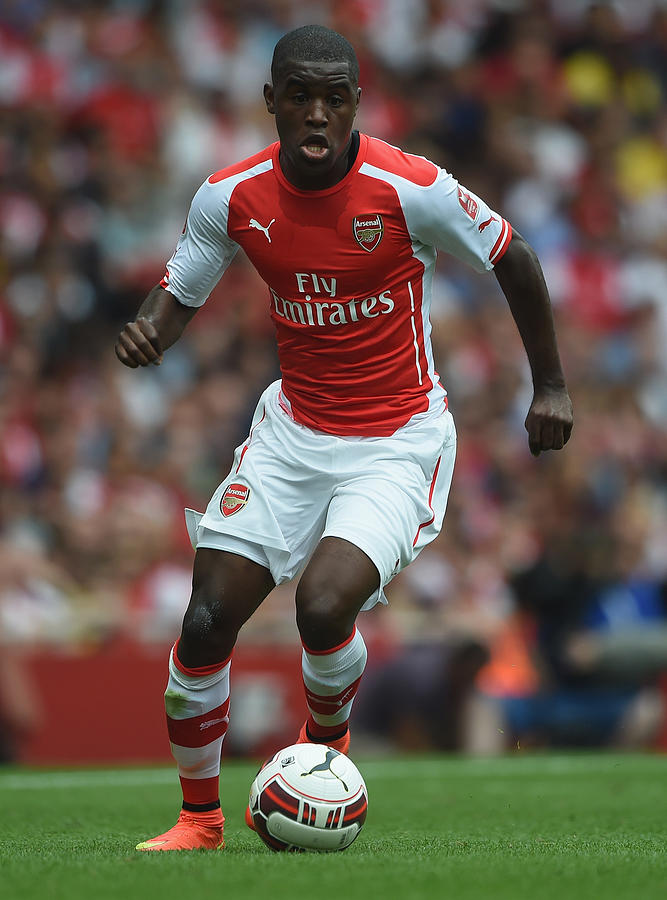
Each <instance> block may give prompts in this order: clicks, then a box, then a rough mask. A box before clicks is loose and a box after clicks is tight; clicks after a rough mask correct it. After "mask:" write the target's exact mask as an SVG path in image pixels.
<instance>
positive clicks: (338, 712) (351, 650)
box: [301, 626, 368, 743]
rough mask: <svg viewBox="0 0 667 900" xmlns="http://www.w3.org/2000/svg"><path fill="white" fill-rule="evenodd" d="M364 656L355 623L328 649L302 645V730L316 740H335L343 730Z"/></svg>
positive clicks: (364, 647) (341, 735) (345, 728)
mask: <svg viewBox="0 0 667 900" xmlns="http://www.w3.org/2000/svg"><path fill="white" fill-rule="evenodd" d="M367 656H368V654H367V652H366V645H365V644H364V639H363V638H362V636H361V632H360V631H358V630H357V628H356V626H355V628H354V631H353V632H352V634H351V635H350V636H349V638H348V639H347V640H345V641H343V643H342V644H339V645H338V646H337V647H332V648H331V649H330V650H309V649H308V648H307V647H306V646H305V645H304V648H303V654H302V657H301V669H302V672H303V684H304V687H305V689H306V703H307V704H308V713H309V715H308V722H307V723H306V729H307V733H308V735H309V737H311V738H312V739H313V740H314V741H315V742H316V743H317V742H322V743H325V742H326V741H332V740H337V739H338V738H340V737H343V735H344V734H345V733H346V732H347V727H348V719H349V718H350V710H351V709H352V703H353V702H354V698H355V695H356V693H357V688H358V687H359V682H360V681H361V676H362V675H363V673H364V668H365V667H366V658H367Z"/></svg>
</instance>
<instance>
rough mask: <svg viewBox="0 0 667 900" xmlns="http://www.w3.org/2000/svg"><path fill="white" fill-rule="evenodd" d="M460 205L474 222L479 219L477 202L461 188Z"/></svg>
mask: <svg viewBox="0 0 667 900" xmlns="http://www.w3.org/2000/svg"><path fill="white" fill-rule="evenodd" d="M459 203H460V204H461V207H462V208H463V209H464V210H465V212H466V213H467V214H468V215H469V216H470V218H471V219H472V220H473V222H474V221H475V219H476V218H477V201H476V200H475V199H474V198H473V197H471V196H470V194H466V192H465V191H463V190H461V188H459Z"/></svg>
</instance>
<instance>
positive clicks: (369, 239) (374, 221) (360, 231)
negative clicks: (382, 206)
mask: <svg viewBox="0 0 667 900" xmlns="http://www.w3.org/2000/svg"><path fill="white" fill-rule="evenodd" d="M352 233H353V234H354V236H355V238H356V240H357V243H358V244H359V246H360V247H363V248H364V250H368V252H369V253H370V252H371V251H372V250H375V248H376V247H377V245H378V244H379V243H380V241H381V240H382V235H383V234H384V222H383V221H382V216H381V215H380V214H379V213H370V214H369V215H367V216H355V217H354V219H352Z"/></svg>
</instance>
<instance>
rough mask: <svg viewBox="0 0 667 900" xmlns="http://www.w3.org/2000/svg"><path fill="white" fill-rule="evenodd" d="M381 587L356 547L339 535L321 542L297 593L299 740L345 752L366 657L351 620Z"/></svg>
mask: <svg viewBox="0 0 667 900" xmlns="http://www.w3.org/2000/svg"><path fill="white" fill-rule="evenodd" d="M379 586H380V574H379V572H378V569H377V567H376V566H375V564H374V563H373V562H372V560H371V559H370V558H369V557H368V556H367V555H366V554H365V553H364V552H363V551H362V550H360V549H359V548H358V547H357V546H355V545H354V544H353V543H351V542H350V541H347V540H344V539H342V538H338V537H325V538H323V539H322V540H321V541H320V543H319V544H318V546H317V548H316V550H315V552H314V554H313V556H312V558H311V560H310V562H309V563H308V566H307V567H306V570H305V571H304V573H303V575H302V577H301V580H300V582H299V586H298V588H297V593H296V618H297V625H298V628H299V633H300V635H301V641H302V643H303V654H302V671H303V681H304V687H305V691H306V703H307V706H308V719H307V721H306V723H305V725H304V726H303V728H302V729H301V734H300V735H299V740H302V741H312V742H315V743H324V744H329V745H330V746H333V747H335V748H336V749H338V750H340V751H341V752H344V753H345V752H347V749H348V747H349V743H350V737H349V730H348V721H349V718H350V711H351V709H352V704H353V702H354V698H355V696H356V693H357V689H358V687H359V683H360V681H361V676H362V675H363V672H364V668H365V666H366V656H367V654H366V646H365V644H364V640H363V638H362V636H361V632H360V631H359V630H358V629H357V627H356V625H355V622H356V619H357V616H358V614H359V611H360V609H361V608H362V606H363V605H364V604H365V603H366V601H367V600H368V598H369V597H370V596H371V595H372V594H373V593H374V592H376V591H377V589H378V587H379Z"/></svg>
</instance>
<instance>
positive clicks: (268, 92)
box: [264, 82, 276, 116]
mask: <svg viewBox="0 0 667 900" xmlns="http://www.w3.org/2000/svg"><path fill="white" fill-rule="evenodd" d="M264 102H265V103H266V108H267V110H268V111H269V112H270V113H271V115H272V116H274V115H275V114H276V107H275V102H274V97H273V85H272V84H269V83H268V82H267V83H266V84H265V85H264Z"/></svg>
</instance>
